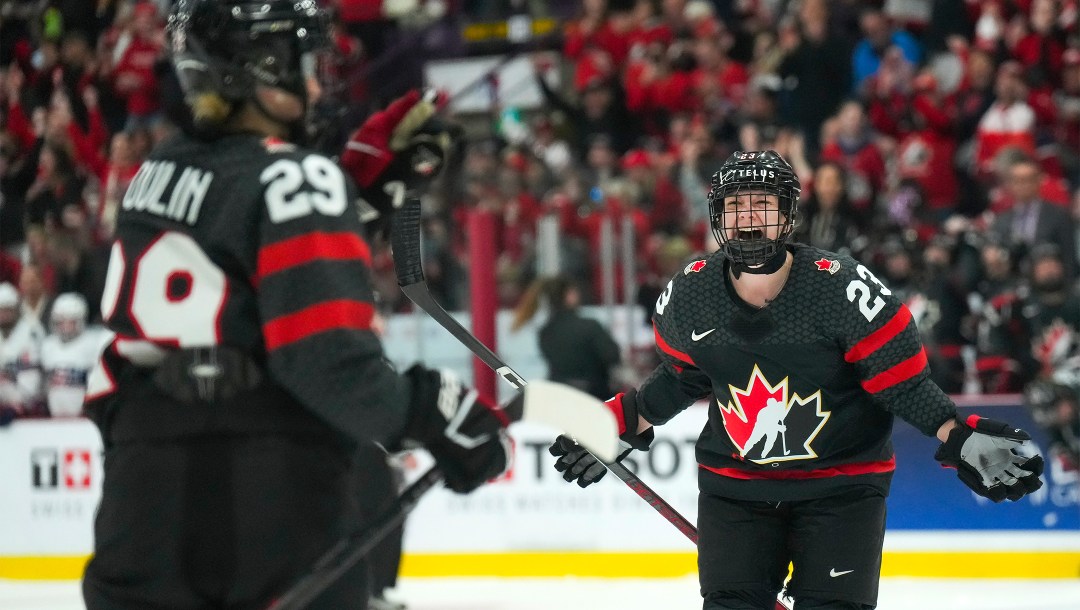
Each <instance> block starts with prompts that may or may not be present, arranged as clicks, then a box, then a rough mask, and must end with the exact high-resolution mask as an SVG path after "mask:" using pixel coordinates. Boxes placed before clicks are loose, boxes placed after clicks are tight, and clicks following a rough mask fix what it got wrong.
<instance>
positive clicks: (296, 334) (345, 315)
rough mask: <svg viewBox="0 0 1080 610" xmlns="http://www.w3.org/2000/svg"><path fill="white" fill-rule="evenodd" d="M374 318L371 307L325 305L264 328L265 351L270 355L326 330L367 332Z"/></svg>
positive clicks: (345, 302)
mask: <svg viewBox="0 0 1080 610" xmlns="http://www.w3.org/2000/svg"><path fill="white" fill-rule="evenodd" d="M374 315H375V307H374V306H372V304H371V303H363V302H361V301H349V300H345V299H340V300H337V301H325V302H322V303H318V304H316V305H311V306H310V307H305V308H304V309H301V310H300V311H296V312H293V313H290V314H285V315H283V316H278V317H276V318H274V319H273V320H270V321H269V322H267V323H265V324H263V338H264V339H265V340H266V349H267V351H273V350H275V349H278V348H279V347H284V346H286V345H288V344H290V343H294V342H296V341H299V340H301V339H304V338H306V337H310V336H311V335H314V334H317V333H321V332H324V331H328V330H337V329H345V330H368V329H370V328H371V319H372V317H374Z"/></svg>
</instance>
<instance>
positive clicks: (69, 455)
mask: <svg viewBox="0 0 1080 610" xmlns="http://www.w3.org/2000/svg"><path fill="white" fill-rule="evenodd" d="M90 472H91V470H90V451H89V450H87V449H68V450H67V451H64V486H65V487H67V488H68V489H89V488H90Z"/></svg>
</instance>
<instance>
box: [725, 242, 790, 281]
mask: <svg viewBox="0 0 1080 610" xmlns="http://www.w3.org/2000/svg"><path fill="white" fill-rule="evenodd" d="M787 253H788V250H787V248H780V249H778V250H777V251H776V254H774V255H772V257H771V258H769V259H768V260H766V261H765V263H764V264H762V265H760V266H757V267H748V266H747V265H746V264H744V263H737V262H735V261H732V260H731V259H730V258H729V259H728V260H729V261H730V262H731V273H732V275H734V276H735V279H739V276H740V275H742V274H743V273H744V272H745V273H751V274H753V275H771V274H773V273H776V272H777V271H779V270H780V268H781V267H783V266H784V261H786V260H787Z"/></svg>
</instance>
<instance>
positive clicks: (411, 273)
mask: <svg viewBox="0 0 1080 610" xmlns="http://www.w3.org/2000/svg"><path fill="white" fill-rule="evenodd" d="M391 243H392V244H393V248H394V268H395V271H396V272H397V278H398V284H399V285H400V286H401V291H402V292H404V293H405V296H407V297H409V299H410V300H411V301H412V302H413V303H416V306H417V307H419V308H420V309H422V310H424V311H425V312H426V313H427V314H428V315H429V316H431V317H432V318H434V319H435V321H436V322H438V323H439V325H440V326H442V327H443V328H445V329H446V330H448V331H450V334H452V335H454V338H456V339H457V340H458V341H460V342H461V343H462V344H463V345H465V347H467V348H469V351H471V352H472V353H473V354H475V355H476V356H477V357H478V358H480V360H482V361H483V362H484V364H486V365H488V366H489V367H491V368H492V369H493V370H494V371H495V372H496V373H497V374H498V375H499V376H500V377H502V378H503V379H504V380H505V381H506V382H507V383H509V384H510V385H511V386H513V387H514V388H516V389H519V390H524V389H525V387H526V386H527V385H530V384H528V382H526V381H525V380H524V379H523V378H522V377H521V375H518V374H517V372H515V371H514V369H512V368H510V367H509V366H508V365H507V364H506V363H505V362H503V361H502V359H501V358H499V357H498V356H497V355H496V354H495V352H493V351H491V349H489V348H488V346H486V345H484V344H483V343H481V342H480V340H479V339H477V338H476V337H474V336H473V335H472V333H470V332H469V331H468V330H466V329H465V327H463V326H462V325H461V324H459V323H458V321H457V320H455V319H454V318H453V317H451V316H450V314H449V313H447V312H446V310H445V309H443V308H442V306H441V305H439V303H438V302H437V301H435V299H434V298H433V297H432V296H431V292H430V291H429V290H428V287H427V282H426V280H425V279H424V268H423V263H422V261H421V257H420V201H419V200H416V199H410V200H409V201H407V202H406V203H405V205H404V206H402V207H401V208H400V209H399V210H398V211H397V213H396V214H395V215H394V220H393V229H392V231H391ZM541 383H545V382H541V381H534V382H533V383H532V384H531V385H533V386H535V385H537V384H541ZM530 387H531V386H530ZM529 393H530V392H528V391H527V392H526V396H528V395H529ZM527 403H528V401H526V404H527ZM526 419H528V418H526ZM563 429H564V430H567V428H563ZM571 436H573V435H572V434H571ZM575 440H576V441H578V443H580V444H581V445H582V446H583V447H586V448H587V449H588V450H589V451H590V452H592V453H593V455H594V456H595V457H597V458H598V459H600V461H601V462H602V463H603V464H604V465H605V466H607V468H608V470H610V471H611V472H613V473H615V476H617V477H619V479H621V480H622V482H623V483H626V485H627V487H629V488H630V489H632V490H633V491H634V493H636V494H637V495H638V496H640V497H641V499H642V500H645V502H646V503H648V505H649V506H651V507H653V509H655V510H656V512H658V513H660V515H661V516H663V517H664V518H665V519H667V520H668V521H669V522H670V523H671V524H672V525H674V526H675V528H676V529H678V530H679V531H680V532H682V533H683V535H684V536H686V537H687V538H689V539H690V541H691V542H693V543H694V545H695V546H696V545H697V541H698V534H697V528H696V527H694V524H693V523H690V521H688V520H687V519H686V517H683V516H682V515H681V514H679V511H677V510H675V508H674V507H673V506H671V505H670V504H668V503H667V501H665V500H664V499H663V498H661V497H660V495H659V494H657V493H656V492H655V491H653V490H652V489H651V488H650V487H649V486H648V485H646V484H645V482H644V481H642V480H641V479H639V478H638V477H637V476H636V475H635V474H634V473H632V472H630V470H629V469H628V468H627V467H626V466H623V465H622V464H620V463H619V462H616V461H615V460H614V458H612V459H603V458H604V457H605V456H598V455H597V453H596V452H595V451H593V450H592V448H591V447H590V446H589V444H588V443H586V442H582V439H581V438H579V437H575Z"/></svg>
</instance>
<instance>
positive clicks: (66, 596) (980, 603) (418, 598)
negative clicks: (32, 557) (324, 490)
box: [0, 577, 1080, 610]
mask: <svg viewBox="0 0 1080 610" xmlns="http://www.w3.org/2000/svg"><path fill="white" fill-rule="evenodd" d="M389 597H392V598H393V599H395V600H400V601H403V602H406V603H407V604H408V607H409V610H540V609H544V610H550V609H551V608H566V609H567V610H582V609H587V610H646V609H648V610H658V609H664V610H666V609H680V608H687V609H694V608H700V607H701V600H700V598H699V597H698V594H697V580H696V578H695V577H686V578H676V579H650V580H645V579H593V578H560V579H552V578H536V579H518V578H515V579H510V578H406V579H402V580H401V581H400V582H399V583H398V588H397V590H395V591H391V592H390V593H389ZM0 608H3V609H5V610H83V605H82V602H81V601H80V597H79V584H78V583H77V582H73V581H72V582H68V581H64V582H31V583H27V582H14V581H10V580H0ZM878 608H879V610H1077V609H1080V579H1077V580H1002V579H994V580H984V579H980V580H953V579H904V578H886V579H883V580H882V584H881V596H880V603H879V605H878Z"/></svg>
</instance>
